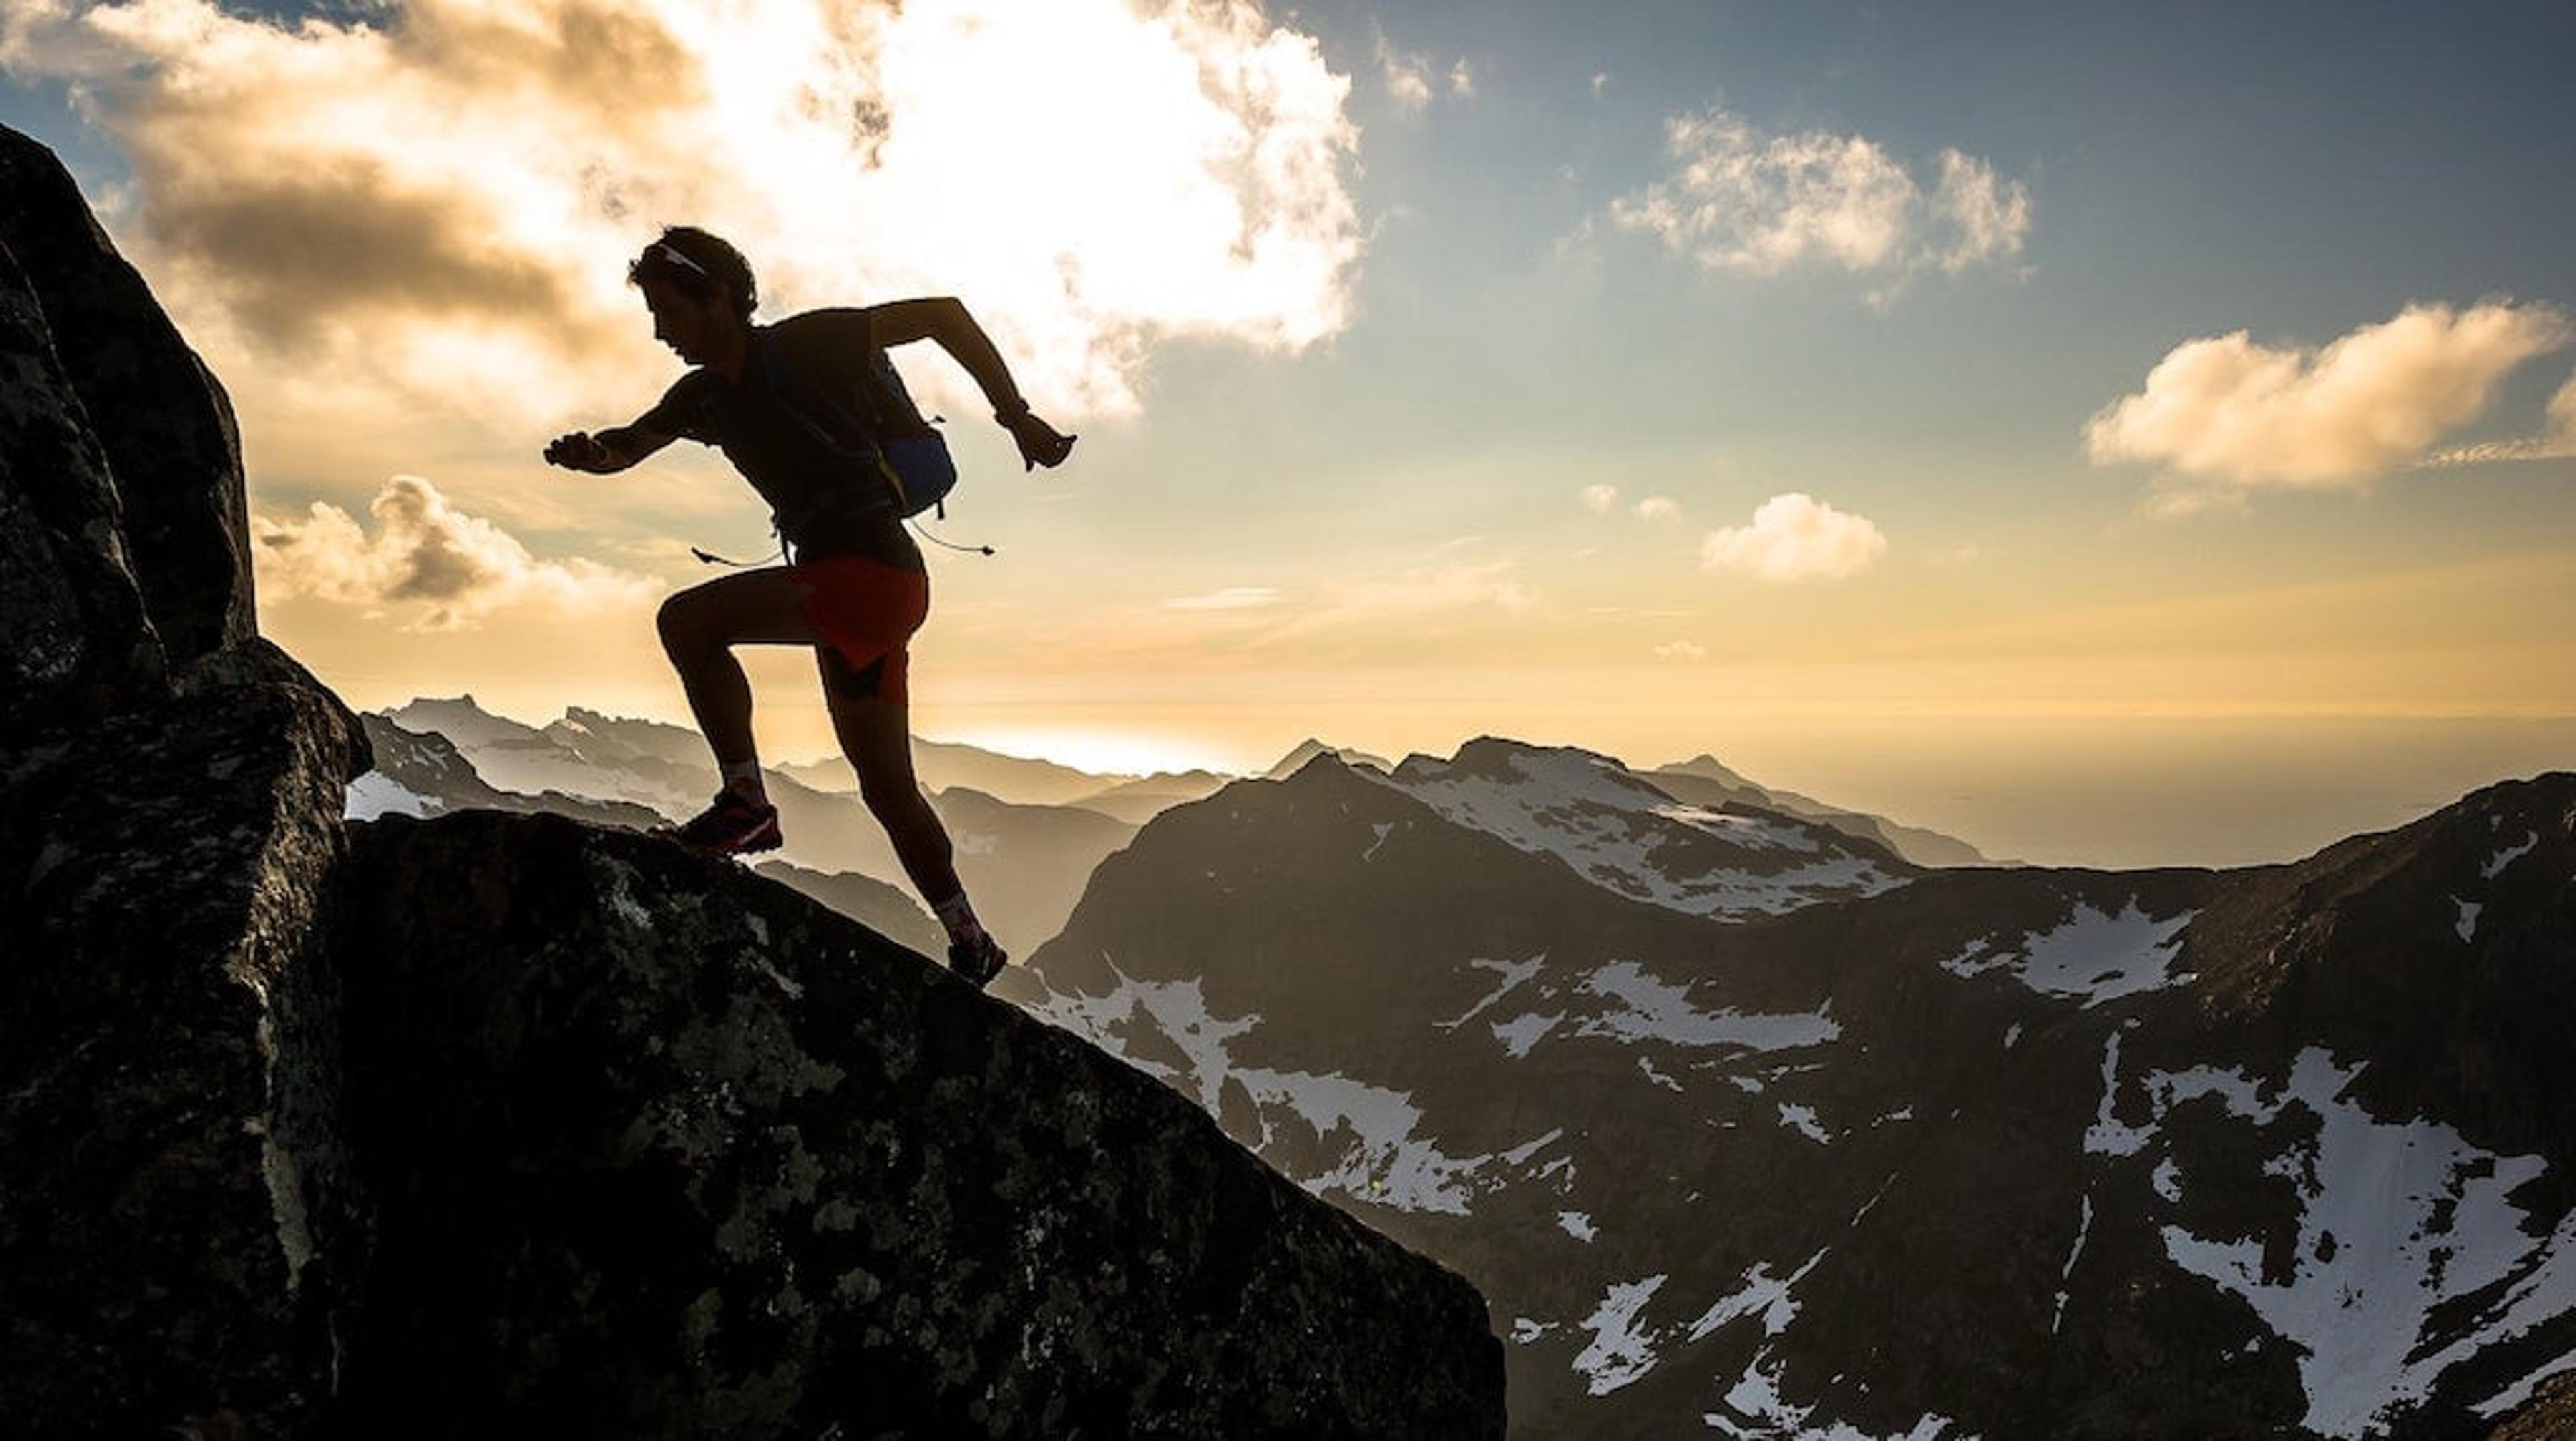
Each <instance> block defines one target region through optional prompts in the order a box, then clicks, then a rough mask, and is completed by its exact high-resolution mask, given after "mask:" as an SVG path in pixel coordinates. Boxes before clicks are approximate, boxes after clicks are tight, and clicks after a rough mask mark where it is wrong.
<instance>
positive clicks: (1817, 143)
mask: <svg viewBox="0 0 2576 1441" xmlns="http://www.w3.org/2000/svg"><path fill="white" fill-rule="evenodd" d="M1665 147H1666V149H1667V150H1668V151H1669V152H1670V154H1671V157H1672V160H1673V163H1674V170H1673V173H1672V174H1671V175H1670V176H1668V177H1667V178H1665V179H1663V180H1659V181H1657V182H1655V183H1654V184H1652V185H1649V186H1647V187H1646V188H1645V189H1644V190H1642V191H1640V192H1638V193H1637V194H1635V195H1631V196H1625V197H1622V198H1621V199H1619V200H1618V201H1616V202H1614V203H1613V204H1612V205H1611V208H1610V216H1611V219H1612V220H1614V221H1616V222H1617V223H1618V224H1619V225H1621V226H1623V227H1625V228H1627V229H1630V230H1642V231H1646V232H1648V233H1650V234H1653V235H1655V236H1657V237H1658V238H1660V239H1661V240H1662V241H1663V242H1664V243H1665V244H1666V245H1667V246H1669V247H1670V248H1671V249H1673V250H1674V251H1675V252H1677V253H1679V254H1683V255H1687V256H1689V257H1691V258H1692V259H1693V260H1696V261H1697V262H1698V263H1699V264H1701V265H1703V266H1705V267H1707V268H1708V269H1711V270H1721V271H1726V272H1730V273H1733V274H1738V275H1749V276H1770V275H1778V274H1781V273H1783V272H1785V271H1787V270H1789V269H1791V268H1793V267H1796V266H1799V265H1802V264H1822V265H1830V266H1836V267H1839V268H1842V269H1846V270H1851V271H1856V272H1867V273H1877V274H1881V275H1885V276H1889V277H1896V278H1901V277H1902V276H1904V275H1907V274H1910V273H1914V272H1919V271H1924V270H1936V269H1937V270H1942V271H1947V272H1949V273H1952V274H1957V273H1959V272H1961V271H1964V270H1967V269H1969V268H1970V267H1973V266H1977V265H1984V264H1994V263H1999V262H2003V261H2007V260H2010V259H2012V258H2013V257H2015V256H2018V255H2019V254H2020V253H2021V248H2022V241H2023V239H2024V238H2025V237H2026V236H2027V235H2028V234H2029V232H2030V192H2029V189H2028V187H2026V186H2024V185H2023V184H2022V183H2021V182H2020V181H2018V180H2010V181H2008V180H2004V179H2002V178H2001V177H1999V176H1998V175H1997V174H1996V173H1995V170H1994V167H1993V166H1992V165H1990V164H1988V163H1986V162H1985V161H1983V160H1979V159H1977V158H1975V157H1974V156H1970V155H1967V154H1965V153H1963V152H1960V151H1957V150H1944V151H1942V152H1941V153H1940V155H1939V156H1938V157H1936V161H1935V164H1936V166H1937V168H1938V170H1939V172H1940V178H1939V180H1938V182H1937V183H1936V184H1935V185H1934V186H1933V187H1932V188H1931V189H1930V190H1928V191H1927V190H1926V189H1925V188H1924V187H1923V186H1922V185H1921V184H1919V183H1917V182H1916V180H1915V179H1914V177H1913V175H1912V174H1911V173H1909V172H1908V171H1907V169H1906V167H1905V166H1904V165H1903V164H1902V163H1900V162H1899V161H1898V160H1897V159H1896V157H1894V156H1892V155H1890V154H1889V153H1888V152H1887V150H1886V149H1885V147H1883V146H1881V145H1880V144H1879V143H1878V142H1876V141H1874V140H1871V139H1868V138H1867V137H1865V136H1859V135H1836V134H1833V133H1831V132H1829V131H1822V130H1813V131H1806V132H1802V133H1799V134H1794V135H1774V134H1770V133H1767V132H1764V131H1762V130H1760V129H1758V128H1757V127H1755V126H1754V125H1753V124H1752V123H1751V122H1750V121H1747V120H1746V119H1744V118H1743V117H1742V116H1739V115H1734V114H1731V113H1729V112H1728V111H1726V110H1724V109H1722V108H1715V107H1712V108H1711V109H1709V110H1706V111H1704V112H1700V113H1697V114H1688V115H1679V116H1675V117H1673V118H1672V119H1671V120H1669V121H1667V122H1665Z"/></svg>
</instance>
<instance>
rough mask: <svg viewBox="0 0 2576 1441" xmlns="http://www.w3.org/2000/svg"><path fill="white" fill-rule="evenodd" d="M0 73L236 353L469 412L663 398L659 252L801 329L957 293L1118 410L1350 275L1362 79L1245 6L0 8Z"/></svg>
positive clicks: (1217, 0) (783, 3)
mask: <svg viewBox="0 0 2576 1441" xmlns="http://www.w3.org/2000/svg"><path fill="white" fill-rule="evenodd" d="M0 66H5V67H6V68H7V69H9V70H11V71H13V72H15V73H18V74H21V75H26V76H33V77H42V78H49V79H56V80H62V81H67V82H70V83H71V84H72V86H73V87H74V89H75V91H76V93H77V94H78V95H79V96H80V98H81V103H82V105H83V106H84V108H85V110H86V113H87V115H88V117H89V118H90V119H91V120H92V121H93V122H94V123H96V124H97V125H98V126H100V127H101V128H102V129H103V130H104V131H105V133H106V134H108V135H109V136H110V137H111V138H112V139H113V140H114V141H115V143H116V144H117V145H118V146H119V147H120V148H121V150H122V151H123V153H124V155H125V158H126V160H127V162H128V164H129V165H130V167H131V169H132V172H133V185H132V187H131V191H130V195H131V199H130V201H129V202H128V206H127V208H126V209H125V210H124V211H123V212H121V213H120V214H119V215H118V216H117V217H116V219H117V221H118V223H119V225H120V228H121V229H125V230H131V231H132V232H133V233H132V234H131V235H130V236H129V237H128V242H129V244H130V245H131V246H132V247H133V248H134V249H135V250H136V252H137V254H138V258H139V259H141V260H142V261H143V262H144V264H145V266H146V268H147V270H148V271H149V272H150V273H152V274H153V276H154V278H155V280H156V283H160V284H162V285H163V286H164V288H165V294H166V295H168V297H169V298H170V299H171V300H172V302H173V305H174V308H176V309H180V310H181V311H182V312H183V315H182V318H183V322H192V333H193V331H194V329H195V328H196V324H197V323H201V324H202V325H203V326H204V328H205V329H206V330H207V332H208V333H209V334H212V335H214V336H216V337H218V339H219V346H218V348H220V347H221V345H227V344H238V346H239V348H240V351H241V354H240V355H239V356H229V355H227V356H222V357H220V358H221V359H223V360H226V361H231V362H234V363H235V364H236V365H238V364H239V363H240V362H243V361H248V362H254V363H256V364H259V365H279V366H299V367H308V368H310V367H320V366H325V365H328V366H332V367H339V368H356V369H358V370H360V371H363V372H365V373H367V374H370V375H372V376H374V377H375V378H376V379H378V380H379V381H381V382H383V383H385V384H388V385H391V386H394V387H396V388H398V389H399V390H400V391H402V392H403V393H406V394H409V395H412V396H423V395H426V396H436V397H443V398H448V399H453V400H457V401H460V402H462V403H463V404H464V405H466V406H468V407H477V406H481V407H503V408H509V409H513V410H517V411H522V412H524V411H527V410H531V409H545V410H549V411H551V412H554V413H561V412H562V411H563V410H564V409H565V408H566V407H567V406H580V405H587V404H607V403H610V402H611V401H612V400H614V399H617V398H619V397H623V400H624V403H628V404H632V403H633V401H634V399H635V396H634V392H635V391H637V390H638V389H640V388H644V387H646V386H648V385H649V384H650V381H651V377H652V376H654V375H655V374H661V373H666V372H667V366H668V362H667V357H664V356H662V355H661V354H660V353H659V352H658V351H657V350H655V349H654V348H653V347H652V346H651V345H650V343H649V328H648V327H647V326H646V325H645V324H644V322H643V320H642V318H641V311H640V309H639V308H638V306H637V304H636V302H635V300H634V298H633V297H632V296H631V295H630V294H628V293H626V292H625V290H624V288H623V284H622V281H623V272H624V265H625V262H626V261H627V260H628V259H629V258H630V257H631V256H632V255H633V254H634V253H635V252H636V251H637V250H638V249H639V248H640V247H641V245H642V243H643V242H644V241H645V240H647V239H649V238H650V237H651V235H652V234H653V233H654V231H655V230H656V229H657V228H658V226H659V225H661V224H663V223H670V222H687V223H696V224H703V225H705V226H707V227H709V228H711V229H714V230H716V231H718V232H719V233H722V234H725V235H727V236H728V237H729V238H731V239H733V240H734V241H735V242H736V243H737V244H739V245H740V246H741V247H742V248H743V249H744V250H745V252H746V253H747V254H749V255H750V256H751V258H752V260H753V263H754V264H755V266H756V267H758V269H759V270H760V273H761V276H762V281H763V291H764V295H765V297H767V298H769V299H771V300H773V301H775V302H778V303H780V304H783V305H784V306H786V307H788V308H802V307H807V306H812V305H819V304H862V303H867V302H870V301H875V300H886V299H893V298H897V297H899V296H902V295H908V294H923V293H933V294H958V295H962V296H964V297H966V298H967V299H968V302H969V304H970V305H972V306H974V308H975V309H976V310H977V312H978V313H979V314H980V315H982V316H983V317H985V319H986V320H987V321H988V322H990V323H991V328H992V329H993V330H994V331H995V333H996V338H997V339H998V340H1000V341H1001V343H1002V344H1003V346H1004V348H1005V351H1006V353H1007V354H1008V355H1009V357H1010V359H1011V360H1012V362H1013V365H1014V368H1015V369H1017V370H1018V371H1019V372H1020V373H1021V375H1022V378H1023V380H1024V381H1025V384H1026V388H1027V389H1028V390H1029V391H1030V392H1031V394H1032V395H1033V396H1034V397H1037V398H1039V399H1040V400H1041V401H1042V403H1043V404H1045V405H1046V406H1047V407H1049V408H1050V409H1053V410H1056V411H1059V412H1064V413H1079V412H1082V411H1095V412H1116V411H1123V410H1128V409H1132V408H1133V407H1134V406H1135V404H1136V403H1137V402H1136V394H1135V391H1134V389H1133V387H1132V380H1133V378H1134V376H1135V374H1136V372H1137V369H1138V367H1139V366H1140V365H1142V364H1143V362H1144V360H1145V358H1146V357H1147V355H1148V354H1149V353H1150V351H1151V349H1152V347H1153V346H1154V344H1155V343H1157V342H1158V341H1159V340H1161V339H1163V338H1166V337H1172V336H1180V335H1190V336H1212V337H1217V338H1230V339H1235V340H1239V341H1243V342H1247V343H1250V344H1254V345H1259V346H1268V347H1284V348H1295V347H1299V346H1303V345H1306V344H1309V343H1311V342H1313V341H1315V340H1317V339H1319V338H1321V337H1324V336H1327V335H1330V334H1332V333H1334V332H1335V331H1336V330H1338V329H1339V328H1340V327H1341V326H1342V325H1343V324H1344V322H1345V319H1346V307H1347V287H1348V285H1349V284H1350V280H1351V276H1352V272H1353V270H1354V268H1355V266H1356V264H1357V261H1358V257H1359V254H1360V248H1361V230H1360V227H1359V224H1358V218H1357V212H1356V207H1355V204H1354V202H1353V200H1352V198H1351V196H1350V194H1349V192H1348V189H1347V186H1346V181H1347V179H1348V176H1349V173H1350V172H1351V170H1352V169H1353V163H1354V159H1355V156H1356V151H1357V144H1358V136H1357V132H1356V130H1355V129H1354V128H1353V127H1352V126H1351V124H1350V123H1349V121H1348V120H1347V119H1346V118H1345V116H1344V115H1343V113H1342V107H1343V103H1344V101H1345V99H1346V98H1347V95H1348V91H1349V84H1348V81H1347V80H1346V79H1345V78H1343V77H1341V76H1338V75H1335V74H1333V73H1332V72H1331V71H1330V70H1329V69H1327V68H1326V66H1325V65H1324V63H1323V60H1322V56H1321V53H1320V51H1319V49H1318V47H1317V46H1316V44H1315V42H1314V41H1313V40H1312V39H1311V38H1309V37H1307V36H1304V35H1301V34H1298V33H1296V32H1294V31H1291V30H1289V29H1286V28H1283V27H1278V26H1273V25H1271V24H1270V23H1269V22H1268V21H1267V20H1266V19H1264V17H1263V16H1262V14H1261V12H1260V10H1259V9H1258V7H1257V6H1256V5H1254V4H1252V3H1250V0H1167V3H1160V4H1145V5H1140V6H1130V5H1128V4H1126V3H1123V0H1050V3H1049V4H1046V5H1043V6H1029V5H1017V4H1010V3H1007V0H907V3H905V4H902V5H900V6H896V5H892V4H885V3H870V0H774V3H766V4H762V5H757V6H748V7H746V6H741V5H734V4H726V3H721V0H516V3H513V4H510V5H492V4H489V3H484V0H397V3H388V4H384V5H381V6H378V5H370V6H368V7H365V8H364V9H363V10H360V11H358V12H357V13H356V15H355V17H354V18H329V17H324V16H314V17H308V18H306V19H303V20H301V21H299V22H294V23H288V22H283V21H276V20H269V19H263V18H257V17H253V16H249V15H243V14H238V13H233V12H229V11H226V10H224V9H223V8H221V7H220V6H219V5H217V4H215V3H212V0H126V3H117V4H76V3H65V0H19V3H16V4H13V6H12V13H11V15H10V16H9V17H8V19H7V21H6V23H5V25H0ZM934 388H935V387H934ZM567 392H572V394H571V395H569V396H568V395H567ZM647 393H648V394H649V391H648V392H647Z"/></svg>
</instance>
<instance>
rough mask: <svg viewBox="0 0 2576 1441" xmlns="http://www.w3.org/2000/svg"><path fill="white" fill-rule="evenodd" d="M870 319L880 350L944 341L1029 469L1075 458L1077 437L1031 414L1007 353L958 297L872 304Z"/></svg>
mask: <svg viewBox="0 0 2576 1441" xmlns="http://www.w3.org/2000/svg"><path fill="white" fill-rule="evenodd" d="M864 314H865V315H866V316H867V318H868V327H869V341H870V343H871V344H872V345H874V346H875V347H876V348H878V349H880V350H883V349H888V348H891V347H893V346H897V345H904V344H908V343H910V342H912V341H915V340H935V341H937V342H939V348H940V349H942V350H945V351H947V352H948V354H949V355H950V356H951V357H952V358H954V359H955V360H956V362H957V363H958V364H959V365H961V366H964V367H965V368H966V373H967V374H968V375H971V376H973V377H974V378H975V383H976V384H977V385H978V386H980V387H982V388H983V391H984V398H985V399H986V400H987V401H990V402H991V403H992V406H993V419H994V420H996V421H998V422H1000V424H1001V426H1002V428H1003V429H1004V430H1007V431H1009V432H1010V433H1011V439H1012V440H1013V441H1015V442H1017V443H1018V445H1019V447H1020V459H1021V460H1022V461H1024V462H1026V464H1027V466H1028V468H1029V469H1031V470H1034V469H1036V468H1037V467H1039V466H1041V465H1043V466H1049V467H1053V466H1057V465H1061V464H1063V463H1064V458H1065V456H1067V455H1069V454H1071V453H1072V451H1073V441H1074V437H1072V436H1070V435H1064V434H1061V433H1059V432H1058V431H1057V430H1056V428H1055V427H1054V426H1052V425H1049V424H1047V423H1046V422H1045V421H1043V420H1040V419H1038V417H1037V414H1036V413H1035V412H1034V411H1032V410H1030V409H1029V403H1028V401H1027V400H1025V399H1023V398H1022V397H1021V395H1020V387H1019V384H1018V382H1016V381H1014V380H1012V379H1011V368H1010V366H1008V365H1006V364H1004V363H1003V360H1002V352H1001V351H999V350H997V349H995V348H994V346H993V339H992V337H991V336H988V335H986V334H985V333H984V327H982V326H980V325H978V324H976V323H975V317H974V316H973V315H971V314H968V313H967V310H966V306H965V304H964V303H963V302H961V301H959V300H958V299H956V297H954V296H947V295H941V296H934V297H931V298H928V299H923V300H897V301H893V302H891V303H889V304H885V305H872V306H870V307H868V308H867V310H866V311H865V312H864Z"/></svg>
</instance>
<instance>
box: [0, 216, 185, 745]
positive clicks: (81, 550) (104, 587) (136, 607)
mask: <svg viewBox="0 0 2576 1441" xmlns="http://www.w3.org/2000/svg"><path fill="white" fill-rule="evenodd" d="M12 198H13V199H14V198H15V197H14V196H13V197H12ZM0 621H5V624H0V739H6V738H15V737H22V736H27V735H31V734H34V733H37V732H40V731H44V730H46V729H49V728H55V727H63V726H71V725H77V724H80V723H82V722H85V721H88V720H91V719H94V718H96V717H99V716H102V715H107V714H110V713H112V712H114V711H117V710H121V709H125V708H127V707H129V706H133V705H137V704H142V703H144V702H147V701H150V700H154V699H158V698H160V697H163V696H166V695H168V694H169V681H168V666H167V663H166V660H165V657H164V655H163V653H162V649H161V641H160V637H159V636H158V635H156V634H155V633H154V632H153V629H152V623H151V620H150V619H149V618H148V617H147V615H146V614H145V611H144V604H143V596H142V592H141V590H140V589H139V588H138V586H137V585H136V583H135V578H134V571H133V567H132V565H131V563H130V561H129V559H128V556H127V553H126V546H125V514H124V507H123V504H122V502H121V501H120V500H119V499H118V496H117V491H116V481H115V478H114V476H113V475H112V474H111V473H110V471H109V468H108V461H107V454H106V452H105V451H104V450H103V449H102V448H101V447H100V445H99V442H98V437H97V436H96V435H95V434H94V433H93V432H92V430H91V428H90V424H89V416H88V412H87V411H86V410H85V409H84V408H83V407H82V405H81V401H80V396H79V394H78V392H77V391H75V390H74V389H73V387H72V383H71V380H70V377H69V376H67V375H66V374H65V373H64V369H63V365H62V361H61V358H60V357H59V356H58V355H57V354H56V353H55V350H54V338H53V332H52V330H51V328H50V327H49V325H48V323H47V320H46V314H45V306H44V302H43V299H42V298H41V297H40V296H39V295H38V294H37V292H36V289H35V287H34V285H33V284H32V283H30V282H29V280H28V279H27V276H26V274H25V272H24V271H23V270H21V269H20V268H19V266H18V263H17V261H16V260H15V258H14V257H13V255H12V253H11V252H10V251H9V250H8V248H7V247H6V246H0Z"/></svg>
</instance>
